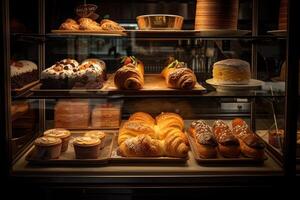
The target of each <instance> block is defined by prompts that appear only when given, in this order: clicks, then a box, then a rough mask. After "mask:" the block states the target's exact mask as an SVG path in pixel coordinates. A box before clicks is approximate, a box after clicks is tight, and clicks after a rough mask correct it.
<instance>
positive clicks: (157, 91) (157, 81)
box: [31, 74, 207, 97]
mask: <svg viewBox="0 0 300 200" xmlns="http://www.w3.org/2000/svg"><path fill="white" fill-rule="evenodd" d="M144 78H145V83H144V87H143V88H142V89H140V90H120V89H118V88H116V86H115V84H114V74H109V75H108V80H107V81H106V82H105V83H104V85H103V87H102V88H101V89H84V88H83V89H80V88H74V89H41V85H42V84H41V83H40V84H37V85H36V86H35V87H33V88H31V91H32V92H33V93H34V95H36V96H55V97H57V96H76V95H79V96H82V95H87V96H89V95H91V94H95V95H100V96H101V95H125V96H131V95H172V94H174V95H195V94H203V93H206V92H207V90H206V88H204V87H203V86H202V85H200V84H199V83H198V82H197V83H196V85H195V87H194V88H193V89H192V90H179V89H172V88H168V87H167V86H166V83H165V79H164V78H163V77H161V76H160V74H145V75H144Z"/></svg>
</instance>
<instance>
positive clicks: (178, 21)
mask: <svg viewBox="0 0 300 200" xmlns="http://www.w3.org/2000/svg"><path fill="white" fill-rule="evenodd" d="M183 19H184V18H183V17H182V16H179V15H165V14H155V15H141V16H138V17H137V18H136V20H137V24H138V26H139V29H141V30H180V29H181V28H182V24H183Z"/></svg>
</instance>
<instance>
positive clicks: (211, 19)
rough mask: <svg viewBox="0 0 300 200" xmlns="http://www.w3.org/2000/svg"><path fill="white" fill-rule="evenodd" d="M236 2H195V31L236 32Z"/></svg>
mask: <svg viewBox="0 0 300 200" xmlns="http://www.w3.org/2000/svg"><path fill="white" fill-rule="evenodd" d="M238 8H239V1H238V0H197V6H196V19H195V30H211V29H230V30H236V29H237V23H238Z"/></svg>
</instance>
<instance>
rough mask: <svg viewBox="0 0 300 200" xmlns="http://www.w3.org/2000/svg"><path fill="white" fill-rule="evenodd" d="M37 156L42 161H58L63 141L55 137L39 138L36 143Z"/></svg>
mask: <svg viewBox="0 0 300 200" xmlns="http://www.w3.org/2000/svg"><path fill="white" fill-rule="evenodd" d="M34 145H35V149H36V155H38V157H40V158H42V159H57V158H59V156H60V153H61V146H62V140H61V139H60V138H54V137H45V136H44V137H39V138H37V139H36V140H35V141H34Z"/></svg>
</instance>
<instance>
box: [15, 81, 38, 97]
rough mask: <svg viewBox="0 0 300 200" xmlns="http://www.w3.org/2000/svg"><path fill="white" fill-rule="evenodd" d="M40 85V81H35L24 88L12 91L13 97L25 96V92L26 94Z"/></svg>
mask: <svg viewBox="0 0 300 200" xmlns="http://www.w3.org/2000/svg"><path fill="white" fill-rule="evenodd" d="M38 83H39V81H38V80H37V81H33V82H31V83H28V84H27V85H24V86H23V87H22V88H15V89H12V90H11V92H12V95H13V96H17V95H20V94H23V93H24V92H26V91H27V90H29V89H30V88H32V87H33V86H35V85H36V84H38Z"/></svg>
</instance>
